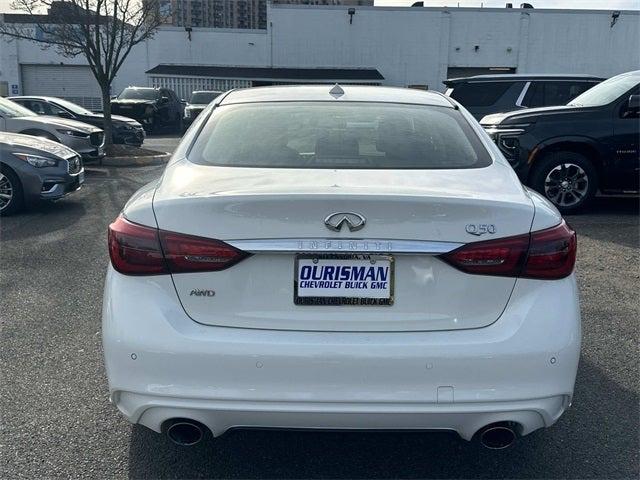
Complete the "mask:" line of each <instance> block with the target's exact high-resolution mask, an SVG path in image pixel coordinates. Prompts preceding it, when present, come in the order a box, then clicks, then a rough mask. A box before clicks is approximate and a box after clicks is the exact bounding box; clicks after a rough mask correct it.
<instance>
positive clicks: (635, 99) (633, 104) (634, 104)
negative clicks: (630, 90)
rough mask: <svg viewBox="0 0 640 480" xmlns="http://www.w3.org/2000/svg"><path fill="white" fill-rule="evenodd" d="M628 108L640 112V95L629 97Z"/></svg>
mask: <svg viewBox="0 0 640 480" xmlns="http://www.w3.org/2000/svg"><path fill="white" fill-rule="evenodd" d="M627 108H628V109H629V110H639V109H640V95H631V96H630V97H629V102H628V103H627Z"/></svg>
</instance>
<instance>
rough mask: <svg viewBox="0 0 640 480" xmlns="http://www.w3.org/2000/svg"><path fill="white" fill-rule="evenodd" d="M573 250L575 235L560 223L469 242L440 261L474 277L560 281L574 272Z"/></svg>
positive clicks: (563, 223) (574, 258)
mask: <svg viewBox="0 0 640 480" xmlns="http://www.w3.org/2000/svg"><path fill="white" fill-rule="evenodd" d="M576 247H577V242H576V233H575V232H574V231H573V230H571V228H569V226H568V225H567V224H566V223H565V222H564V220H563V221H562V223H561V224H560V225H558V226H557V227H553V228H549V229H546V230H540V231H538V232H532V233H530V234H526V235H518V236H516V237H507V238H499V239H497V240H488V241H485V242H474V243H468V244H467V245H464V246H462V247H460V248H458V249H457V250H454V251H452V252H449V253H446V254H444V255H442V256H441V258H442V259H443V260H445V261H446V262H447V263H449V264H450V265H452V266H454V267H455V268H457V269H459V270H462V271H463V272H467V273H473V274H477V275H498V276H505V277H527V278H540V279H559V278H564V277H567V276H569V275H570V274H571V272H572V271H573V266H574V264H575V260H576Z"/></svg>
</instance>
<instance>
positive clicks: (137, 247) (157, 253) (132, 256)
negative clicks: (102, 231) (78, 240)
mask: <svg viewBox="0 0 640 480" xmlns="http://www.w3.org/2000/svg"><path fill="white" fill-rule="evenodd" d="M109 256H110V257H111V263H112V264H113V268H115V269H116V270H117V271H119V272H120V273H124V274H125V275H159V274H162V273H168V271H167V268H166V265H165V263H164V257H163V256H162V249H161V248H160V239H159V238H158V230H157V229H156V228H151V227H145V226H142V225H137V224H135V223H131V222H129V221H127V220H125V219H124V218H123V217H118V218H117V219H116V221H115V222H113V223H112V224H111V225H109Z"/></svg>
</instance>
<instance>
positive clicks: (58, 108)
mask: <svg viewBox="0 0 640 480" xmlns="http://www.w3.org/2000/svg"><path fill="white" fill-rule="evenodd" d="M9 100H11V101H13V102H16V103H18V104H20V105H22V106H23V107H26V108H28V109H29V110H31V111H32V112H34V113H37V114H38V115H50V116H54V117H61V118H70V119H72V120H78V121H79V122H84V123H88V124H90V125H93V126H95V127H98V128H104V115H103V114H102V113H94V112H92V111H90V110H87V109H86V108H84V107H82V106H80V105H78V104H76V103H73V102H70V101H68V100H65V99H63V98H53V97H34V96H28V97H25V96H23V97H9ZM111 120H112V122H111V123H112V126H113V143H124V144H127V145H134V146H136V147H139V146H140V145H142V143H143V142H144V137H145V135H144V129H143V128H142V125H140V123H139V122H137V121H135V120H134V119H132V118H127V117H122V116H119V115H112V116H111Z"/></svg>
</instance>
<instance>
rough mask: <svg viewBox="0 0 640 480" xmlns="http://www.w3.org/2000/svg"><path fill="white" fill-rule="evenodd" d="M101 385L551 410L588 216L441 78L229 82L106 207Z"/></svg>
mask: <svg viewBox="0 0 640 480" xmlns="http://www.w3.org/2000/svg"><path fill="white" fill-rule="evenodd" d="M109 252H110V256H111V264H110V266H109V269H108V273H107V279H106V286H105V292H104V306H103V342H104V352H105V359H106V369H107V374H108V377H109V386H110V395H111V400H112V402H113V403H115V405H116V406H117V407H118V409H119V410H120V411H121V412H122V413H123V414H124V415H125V416H126V418H127V419H128V420H129V421H131V422H134V423H139V424H142V425H145V426H147V427H149V428H151V429H153V430H155V431H157V432H166V433H167V434H168V436H169V437H170V438H171V440H173V441H174V442H176V443H179V444H182V445H188V444H193V443H197V442H198V441H199V440H201V439H202V437H203V435H204V434H205V433H206V432H207V431H211V432H212V433H213V435H214V436H217V435H220V434H222V433H223V432H225V431H226V430H228V429H230V428H234V427H275V428H327V429H420V430H423V429H424V430H453V431H456V432H458V434H459V435H460V436H461V437H462V438H464V439H466V440H470V439H472V438H473V437H474V436H477V437H478V438H480V440H481V441H482V443H483V444H484V445H486V446H489V447H492V448H502V447H506V446H508V445H509V444H511V443H512V442H513V440H514V439H515V438H516V436H518V435H526V434H528V433H530V432H532V431H533V430H536V429H538V428H541V427H549V426H550V425H552V424H553V423H555V422H556V421H557V420H558V418H559V417H560V415H561V414H562V413H563V412H564V411H565V410H566V409H567V408H568V407H569V405H570V404H571V400H572V395H573V388H574V382H575V377H576V370H577V367H578V359H579V354H580V311H579V306H578V293H577V288H576V280H575V277H574V273H573V270H574V262H575V254H576V236H575V233H574V232H573V231H572V230H571V228H570V227H568V226H567V224H566V223H565V222H564V221H563V219H562V218H561V216H560V214H559V213H558V212H557V210H556V209H555V208H554V207H553V206H552V205H551V204H550V203H549V202H548V201H547V200H545V199H544V198H543V197H541V196H540V195H538V194H536V193H535V192H533V191H531V190H528V189H526V188H525V187H523V186H522V185H521V184H520V182H519V181H518V178H517V176H516V174H515V173H514V171H513V170H512V169H511V167H510V166H509V164H508V163H507V162H506V160H505V159H504V158H503V157H502V155H501V154H500V152H499V150H497V148H496V147H495V145H494V144H493V143H492V142H491V140H490V139H489V137H488V136H487V135H486V134H485V132H484V131H483V130H482V128H481V127H480V126H479V124H478V123H477V122H476V121H475V120H474V119H473V117H472V116H471V115H470V114H469V113H468V112H467V111H466V110H464V108H462V107H460V106H459V104H457V103H456V102H455V101H454V100H452V99H449V98H447V97H445V96H443V95H440V94H438V93H431V92H424V91H419V90H409V89H397V88H386V87H368V86H366V87H365V86H347V87H340V86H337V85H336V86H334V87H333V88H332V87H331V86H290V87H266V88H253V89H244V90H234V91H231V92H228V93H226V94H223V95H221V96H220V97H218V99H216V101H215V102H214V103H212V104H211V105H210V106H209V107H207V109H205V111H204V112H203V113H202V114H201V115H200V116H198V118H197V120H196V121H195V122H194V124H193V125H192V127H191V128H190V129H189V131H188V132H187V134H186V135H185V137H184V139H183V140H182V143H181V144H180V146H179V147H178V149H177V150H176V152H175V154H174V156H173V158H172V160H171V161H170V163H169V164H168V165H167V167H166V170H165V171H164V174H163V176H162V178H161V179H160V180H159V181H157V182H154V183H152V184H149V185H147V186H146V187H144V188H142V189H141V190H140V191H138V192H137V193H136V194H135V195H134V196H133V197H132V198H131V200H130V201H129V202H128V203H127V205H126V206H125V208H124V210H123V212H122V214H121V215H120V216H119V217H118V218H117V219H116V220H115V221H114V223H113V224H112V225H111V226H110V227H109Z"/></svg>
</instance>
